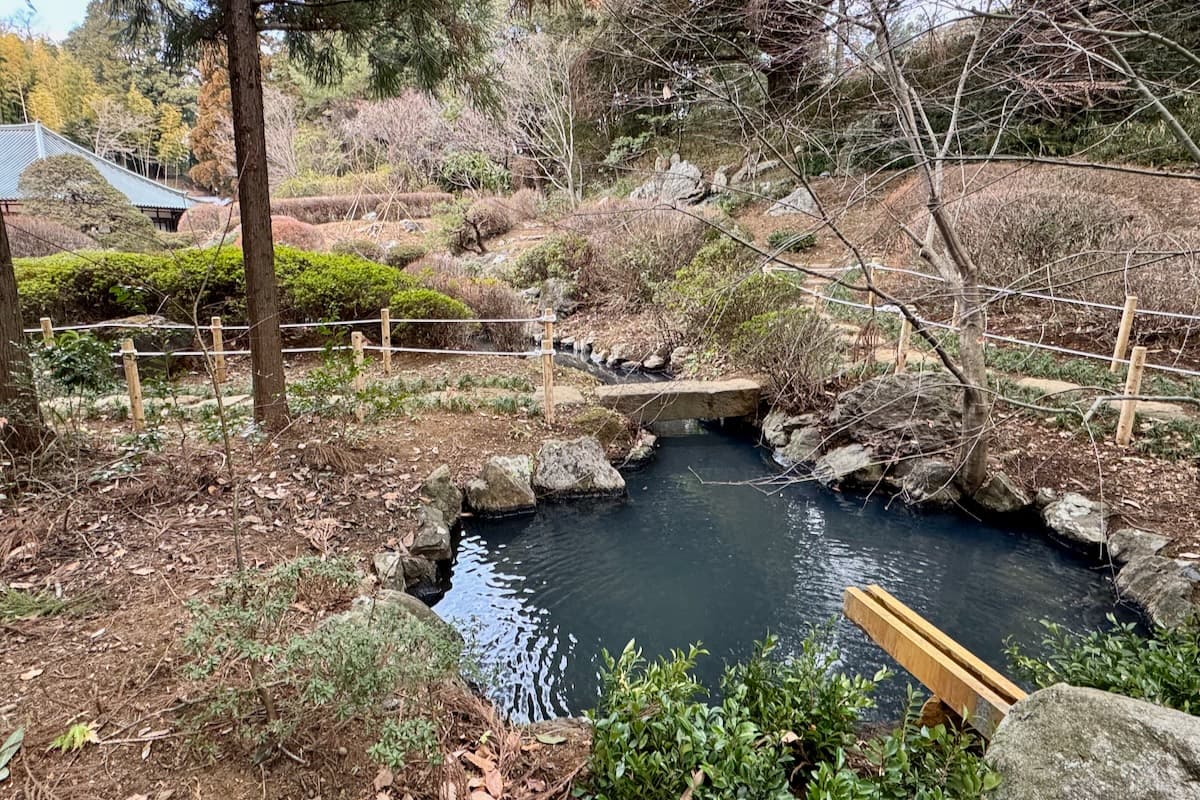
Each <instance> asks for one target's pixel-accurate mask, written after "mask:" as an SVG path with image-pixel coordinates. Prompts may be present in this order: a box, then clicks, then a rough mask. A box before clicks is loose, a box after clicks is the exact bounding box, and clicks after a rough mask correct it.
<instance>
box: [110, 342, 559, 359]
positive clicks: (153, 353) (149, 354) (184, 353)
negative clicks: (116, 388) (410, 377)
mask: <svg viewBox="0 0 1200 800" xmlns="http://www.w3.org/2000/svg"><path fill="white" fill-rule="evenodd" d="M353 349H354V347H353V346H351V345H348V344H342V345H335V346H333V347H285V348H283V353H284V355H293V354H299V353H325V352H344V351H347V350H353ZM383 349H384V348H382V347H379V346H377V345H363V350H371V351H373V352H383ZM390 350H391V351H392V352H393V353H433V354H441V355H453V356H504V357H509V356H515V357H518V358H527V357H528V358H532V357H535V356H544V355H553V354H554V351H553V350H520V351H518V350H437V349H433V348H425V347H392V348H390ZM133 354H134V355H135V356H138V357H142V356H145V357H146V358H162V357H164V356H178V357H180V358H184V357H189V356H191V357H199V356H205V355H215V353H214V352H213V351H211V350H209V351H207V352H205V351H203V350H174V351H161V350H148V351H143V350H135V351H133ZM109 355H111V356H112V357H113V358H120V357H121V356H123V355H124V353H122V352H121V351H119V350H118V351H117V352H115V353H110V354H109ZM221 355H223V356H248V355H250V351H249V350H222V351H221Z"/></svg>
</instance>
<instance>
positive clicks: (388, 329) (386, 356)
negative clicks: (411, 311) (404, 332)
mask: <svg viewBox="0 0 1200 800" xmlns="http://www.w3.org/2000/svg"><path fill="white" fill-rule="evenodd" d="M379 346H380V347H382V348H383V374H384V375H391V374H392V310H391V309H390V308H381V309H379Z"/></svg>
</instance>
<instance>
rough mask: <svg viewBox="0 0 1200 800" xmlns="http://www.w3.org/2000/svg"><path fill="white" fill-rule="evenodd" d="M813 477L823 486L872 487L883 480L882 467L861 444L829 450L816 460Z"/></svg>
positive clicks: (873, 455)
mask: <svg viewBox="0 0 1200 800" xmlns="http://www.w3.org/2000/svg"><path fill="white" fill-rule="evenodd" d="M813 477H814V478H816V479H817V481H818V482H819V483H821V485H823V486H832V485H835V484H842V483H847V484H854V485H858V486H864V485H868V486H869V485H874V484H875V483H877V482H878V481H879V480H880V479H882V478H883V467H882V465H880V464H878V463H876V459H875V454H874V453H872V452H871V451H870V450H868V449H867V448H865V447H863V446H862V445H861V444H849V445H846V446H845V447H839V448H837V449H836V450H830V451H829V452H828V453H826V454H825V455H823V456H821V457H820V458H819V459H817V463H816V465H815V466H814V467H813Z"/></svg>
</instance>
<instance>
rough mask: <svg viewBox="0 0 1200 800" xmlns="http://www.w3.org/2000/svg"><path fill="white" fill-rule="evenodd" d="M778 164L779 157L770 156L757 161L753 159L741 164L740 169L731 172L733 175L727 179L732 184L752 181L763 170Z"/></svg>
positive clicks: (770, 168)
mask: <svg viewBox="0 0 1200 800" xmlns="http://www.w3.org/2000/svg"><path fill="white" fill-rule="evenodd" d="M778 166H779V159H777V158H771V159H767V160H766V161H759V162H757V163H756V162H753V161H747V162H746V163H745V164H744V165H742V167H741V169H739V170H738V171H737V172H735V173H733V177H732V178H730V179H729V183H730V185H732V186H737V185H739V184H743V183H746V182H747V181H752V180H754V179H755V178H757V177H758V176H759V175H761V174H763V173H764V172H766V171H768V170H772V169H775V168H776V167H778Z"/></svg>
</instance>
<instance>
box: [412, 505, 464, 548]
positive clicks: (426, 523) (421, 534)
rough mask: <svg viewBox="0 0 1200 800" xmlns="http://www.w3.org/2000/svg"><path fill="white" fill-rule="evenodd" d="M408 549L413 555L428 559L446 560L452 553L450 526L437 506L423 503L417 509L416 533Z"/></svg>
mask: <svg viewBox="0 0 1200 800" xmlns="http://www.w3.org/2000/svg"><path fill="white" fill-rule="evenodd" d="M408 549H409V552H411V553H412V554H413V555H414V556H421V557H422V558H428V559H429V560H430V561H447V560H449V559H450V557H451V556H453V555H454V551H453V550H452V549H451V548H450V526H449V525H447V524H446V518H445V517H444V516H442V512H441V511H439V510H438V509H437V507H435V506H432V505H424V506H421V507H420V508H419V509H417V535H416V536H414V537H413V543H412V547H410V548H408Z"/></svg>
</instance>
